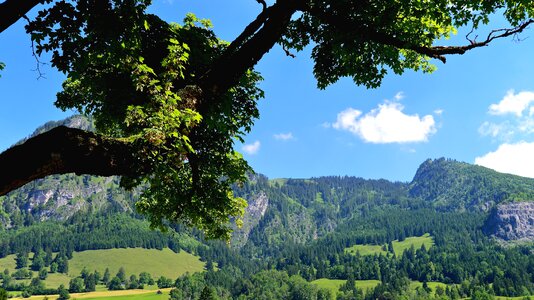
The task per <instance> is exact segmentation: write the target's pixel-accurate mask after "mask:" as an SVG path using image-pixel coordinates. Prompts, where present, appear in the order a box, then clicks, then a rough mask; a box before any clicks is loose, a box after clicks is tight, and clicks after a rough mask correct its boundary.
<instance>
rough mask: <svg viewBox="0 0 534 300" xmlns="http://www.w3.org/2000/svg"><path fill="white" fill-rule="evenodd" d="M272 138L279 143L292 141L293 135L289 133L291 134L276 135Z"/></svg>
mask: <svg viewBox="0 0 534 300" xmlns="http://www.w3.org/2000/svg"><path fill="white" fill-rule="evenodd" d="M273 136H274V138H275V139H277V140H280V141H288V140H292V139H293V138H294V137H293V133H291V132H288V133H278V134H275V135H273Z"/></svg>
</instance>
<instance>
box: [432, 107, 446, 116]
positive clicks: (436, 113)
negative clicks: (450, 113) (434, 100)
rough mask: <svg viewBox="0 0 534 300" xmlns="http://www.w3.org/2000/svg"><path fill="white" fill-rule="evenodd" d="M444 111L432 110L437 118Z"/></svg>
mask: <svg viewBox="0 0 534 300" xmlns="http://www.w3.org/2000/svg"><path fill="white" fill-rule="evenodd" d="M443 112H444V110H443V109H441V108H440V109H436V110H434V114H435V115H437V116H441V115H442V114H443Z"/></svg>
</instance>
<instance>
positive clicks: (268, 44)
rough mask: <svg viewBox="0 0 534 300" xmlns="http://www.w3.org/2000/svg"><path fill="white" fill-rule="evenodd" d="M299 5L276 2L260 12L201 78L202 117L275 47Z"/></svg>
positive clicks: (292, 2) (288, 2)
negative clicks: (202, 93) (218, 96)
mask: <svg viewBox="0 0 534 300" xmlns="http://www.w3.org/2000/svg"><path fill="white" fill-rule="evenodd" d="M298 2H299V1H293V0H289V1H287V0H278V1H276V3H275V4H273V5H272V6H270V7H268V8H267V9H265V10H263V11H262V12H261V13H260V14H259V15H258V17H257V18H256V19H255V20H254V21H253V22H252V23H251V24H249V25H248V26H247V27H246V28H245V30H244V31H243V32H242V33H241V34H240V35H239V37H238V38H236V40H235V41H234V42H233V43H232V44H230V46H229V48H228V49H227V52H226V53H225V54H223V55H222V56H221V58H220V59H219V60H218V61H216V62H215V63H214V64H213V67H212V68H211V69H210V70H208V72H206V73H205V74H204V75H203V76H202V77H201V78H200V81H199V86H200V87H201V89H202V91H203V92H204V97H203V98H204V100H202V102H201V103H200V105H199V112H200V113H201V114H203V113H204V112H206V111H207V110H208V109H209V106H211V104H213V101H217V100H216V99H217V95H220V94H221V93H224V92H225V91H226V90H227V89H228V88H230V87H231V86H233V85H235V84H237V83H238V81H239V79H240V78H241V76H243V74H245V72H246V71H247V70H248V69H251V68H252V67H254V66H255V65H256V64H257V63H258V61H259V60H260V59H261V58H262V57H263V55H264V54H266V53H267V52H269V50H270V49H271V48H272V47H273V46H274V45H275V44H276V42H277V41H278V40H279V39H280V38H281V36H282V35H283V34H284V32H285V31H286V28H287V24H288V23H289V21H290V20H291V16H292V15H293V14H294V13H295V12H296V11H297V4H298ZM206 98H208V99H206ZM208 105H209V106H208Z"/></svg>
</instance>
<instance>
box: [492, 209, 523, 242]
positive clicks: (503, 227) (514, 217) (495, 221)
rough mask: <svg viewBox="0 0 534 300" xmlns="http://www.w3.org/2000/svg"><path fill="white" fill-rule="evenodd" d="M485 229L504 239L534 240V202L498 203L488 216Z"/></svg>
mask: <svg viewBox="0 0 534 300" xmlns="http://www.w3.org/2000/svg"><path fill="white" fill-rule="evenodd" d="M485 230H486V231H487V233H489V234H491V235H493V236H495V237H496V238H498V239H501V240H504V241H533V240H534V202H516V203H509V204H501V205H498V206H497V207H496V208H495V209H494V210H493V212H492V213H491V214H490V216H489V217H488V220H487V222H486V225H485Z"/></svg>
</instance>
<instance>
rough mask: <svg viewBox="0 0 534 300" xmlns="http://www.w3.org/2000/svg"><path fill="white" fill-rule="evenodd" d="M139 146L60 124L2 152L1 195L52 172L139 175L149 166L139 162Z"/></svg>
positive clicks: (0, 165)
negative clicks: (137, 154)
mask: <svg viewBox="0 0 534 300" xmlns="http://www.w3.org/2000/svg"><path fill="white" fill-rule="evenodd" d="M137 149H139V148H138V147H136V146H135V145H134V144H133V143H131V142H125V141H120V140H117V139H110V138H106V137H103V136H100V135H97V134H94V133H92V132H87V131H83V130H80V129H75V128H68V127H64V126H60V127H56V128H54V129H52V130H50V131H48V132H45V133H43V134H40V135H38V136H36V137H33V138H30V139H28V140H27V141H26V142H24V143H23V144H21V145H18V146H15V147H12V148H10V149H8V150H6V151H4V152H3V153H1V154H0V170H1V172H0V196H1V195H5V194H7V193H8V192H10V191H12V190H15V189H17V188H19V187H21V186H23V185H24V184H26V183H28V182H30V181H32V180H35V179H38V178H43V177H45V176H48V175H52V174H65V173H76V174H91V175H100V176H111V175H127V176H135V175H139V174H141V173H143V172H146V171H147V169H148V166H147V165H144V164H141V163H138V162H137V161H138V159H137V156H136V155H135V153H137V151H139V150H137Z"/></svg>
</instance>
